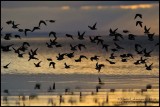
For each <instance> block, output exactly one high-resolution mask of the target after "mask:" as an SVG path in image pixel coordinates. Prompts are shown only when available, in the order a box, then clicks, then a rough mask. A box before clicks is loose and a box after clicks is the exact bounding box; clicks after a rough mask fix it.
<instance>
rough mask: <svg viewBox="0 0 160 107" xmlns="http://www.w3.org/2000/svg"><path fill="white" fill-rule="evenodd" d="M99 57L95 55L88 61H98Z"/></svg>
mask: <svg viewBox="0 0 160 107" xmlns="http://www.w3.org/2000/svg"><path fill="white" fill-rule="evenodd" d="M99 57H100V56H97V55H95V56H94V57H91V58H90V60H91V61H93V60H95V61H98V60H99Z"/></svg>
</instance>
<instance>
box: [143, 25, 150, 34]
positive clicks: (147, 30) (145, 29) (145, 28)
mask: <svg viewBox="0 0 160 107" xmlns="http://www.w3.org/2000/svg"><path fill="white" fill-rule="evenodd" d="M150 29H151V28H148V29H147V27H146V26H144V33H146V34H148V33H149V30H150Z"/></svg>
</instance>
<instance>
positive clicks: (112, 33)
mask: <svg viewBox="0 0 160 107" xmlns="http://www.w3.org/2000/svg"><path fill="white" fill-rule="evenodd" d="M117 30H118V28H116V29H115V30H112V29H111V28H110V29H109V33H110V34H109V36H115V34H116V31H117Z"/></svg>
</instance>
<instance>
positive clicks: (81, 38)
mask: <svg viewBox="0 0 160 107" xmlns="http://www.w3.org/2000/svg"><path fill="white" fill-rule="evenodd" d="M84 34H85V32H83V33H82V34H81V33H80V32H79V31H78V39H79V40H83V39H84Z"/></svg>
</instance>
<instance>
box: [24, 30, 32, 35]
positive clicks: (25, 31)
mask: <svg viewBox="0 0 160 107" xmlns="http://www.w3.org/2000/svg"><path fill="white" fill-rule="evenodd" d="M29 31H30V32H32V30H30V29H24V34H25V36H27V32H29Z"/></svg>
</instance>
